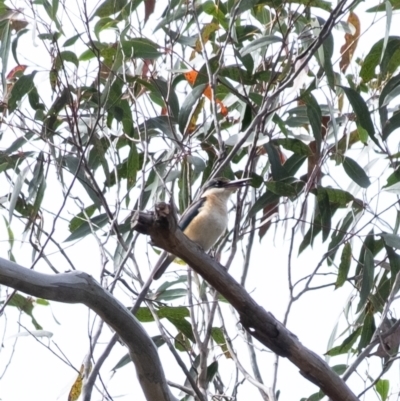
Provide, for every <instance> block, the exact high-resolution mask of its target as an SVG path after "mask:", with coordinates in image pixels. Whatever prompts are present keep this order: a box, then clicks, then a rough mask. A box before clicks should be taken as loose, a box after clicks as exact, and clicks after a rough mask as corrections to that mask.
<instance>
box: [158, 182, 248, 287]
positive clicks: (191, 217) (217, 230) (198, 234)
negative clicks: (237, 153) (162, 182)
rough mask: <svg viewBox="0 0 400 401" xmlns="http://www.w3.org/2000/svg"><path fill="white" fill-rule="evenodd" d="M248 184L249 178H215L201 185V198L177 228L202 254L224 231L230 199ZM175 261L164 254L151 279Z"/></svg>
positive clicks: (190, 207) (193, 204) (185, 213)
mask: <svg viewBox="0 0 400 401" xmlns="http://www.w3.org/2000/svg"><path fill="white" fill-rule="evenodd" d="M249 181H250V179H249V178H245V179H241V180H236V181H229V180H228V179H227V178H223V177H221V178H214V179H212V180H210V181H209V182H208V183H207V184H206V185H205V186H204V188H203V191H202V194H201V197H200V199H198V200H197V201H195V202H193V203H192V204H191V205H190V206H189V207H188V209H186V211H185V212H184V213H183V215H182V218H181V219H180V220H179V227H180V229H181V230H182V231H183V232H184V234H185V235H186V236H187V237H188V238H189V239H191V240H192V241H194V242H196V244H198V245H199V246H201V247H202V248H203V250H204V252H207V251H209V250H210V248H211V247H212V246H213V245H214V244H215V243H216V242H217V240H218V238H219V237H220V236H221V235H222V234H223V233H224V231H225V230H226V227H227V225H228V199H229V197H230V196H231V195H232V194H233V193H234V192H235V191H236V190H237V189H238V188H240V187H242V186H244V185H246V184H248V182H249ZM174 259H175V255H173V254H171V253H167V252H163V253H162V254H161V256H160V258H159V260H158V261H157V263H156V265H155V267H154V270H153V271H154V275H153V278H154V279H155V280H158V279H159V278H160V277H161V276H162V274H163V273H164V271H165V269H166V268H167V267H168V266H169V265H170V264H171V263H172V262H173V260H174Z"/></svg>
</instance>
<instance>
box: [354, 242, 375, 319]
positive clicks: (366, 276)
mask: <svg viewBox="0 0 400 401" xmlns="http://www.w3.org/2000/svg"><path fill="white" fill-rule="evenodd" d="M374 267H375V265H374V256H373V254H372V252H371V251H370V250H369V249H368V248H367V247H365V250H364V266H363V269H362V281H361V290H360V301H359V303H358V306H357V313H358V312H360V311H361V310H362V309H363V308H364V306H365V304H366V303H367V300H368V297H369V295H370V294H371V290H372V288H373V285H374Z"/></svg>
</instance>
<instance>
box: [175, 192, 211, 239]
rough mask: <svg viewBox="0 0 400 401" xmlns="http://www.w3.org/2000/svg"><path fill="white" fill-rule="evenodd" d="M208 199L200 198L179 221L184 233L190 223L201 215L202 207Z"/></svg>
mask: <svg viewBox="0 0 400 401" xmlns="http://www.w3.org/2000/svg"><path fill="white" fill-rule="evenodd" d="M205 201H206V198H200V199H198V200H197V201H195V202H193V203H192V204H191V205H190V206H189V207H188V208H187V209H186V210H185V212H184V213H183V215H182V217H181V219H180V220H179V228H180V229H181V230H182V231H183V232H184V231H185V229H186V228H187V226H188V225H189V224H190V222H191V221H192V220H193V219H194V218H195V217H196V216H197V215H198V214H199V212H200V209H201V207H202V206H203V205H204V202H205Z"/></svg>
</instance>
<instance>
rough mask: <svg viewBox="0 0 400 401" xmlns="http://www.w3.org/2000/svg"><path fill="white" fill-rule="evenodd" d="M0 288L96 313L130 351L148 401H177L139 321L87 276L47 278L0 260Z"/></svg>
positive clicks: (62, 275)
mask: <svg viewBox="0 0 400 401" xmlns="http://www.w3.org/2000/svg"><path fill="white" fill-rule="evenodd" d="M0 284H4V285H6V286H8V287H12V288H15V289H16V290H18V291H22V292H24V293H26V294H29V295H32V296H35V297H41V298H45V299H48V300H51V301H58V302H65V303H82V304H84V305H86V306H88V307H89V308H90V309H92V310H93V311H94V312H96V313H97V314H98V315H99V316H100V317H101V318H102V319H103V320H104V321H105V322H106V323H107V324H109V325H110V326H111V327H112V328H113V329H114V330H115V331H116V332H117V333H118V334H119V336H120V337H121V339H122V341H123V342H124V343H125V344H126V345H127V347H128V348H129V353H130V356H131V358H132V361H133V363H134V364H135V367H136V372H137V376H138V379H139V382H140V385H141V386H142V389H143V392H144V394H145V397H146V399H147V400H148V401H176V398H175V397H174V396H173V395H172V394H171V392H170V391H169V387H168V385H167V381H166V378H165V375H164V371H163V370H162V365H161V361H160V358H159V356H158V353H157V348H156V347H155V345H154V343H153V341H152V340H151V338H150V337H149V336H148V334H147V333H146V331H145V330H144V329H143V327H142V325H141V324H140V323H139V322H138V320H137V319H136V318H135V317H134V316H133V315H132V313H131V312H129V310H128V309H127V308H125V307H124V306H123V305H122V304H121V303H120V302H119V301H118V300H117V299H116V298H114V297H113V296H112V295H111V294H110V293H109V292H107V291H106V290H105V289H104V288H102V287H101V286H100V285H99V284H98V283H97V281H96V280H95V279H94V278H93V277H92V276H89V275H88V274H86V273H82V272H78V271H74V272H71V273H64V274H57V275H49V274H42V273H37V272H35V271H33V270H29V269H26V268H24V267H22V266H20V265H18V264H16V263H13V262H10V261H8V260H6V259H2V258H0Z"/></svg>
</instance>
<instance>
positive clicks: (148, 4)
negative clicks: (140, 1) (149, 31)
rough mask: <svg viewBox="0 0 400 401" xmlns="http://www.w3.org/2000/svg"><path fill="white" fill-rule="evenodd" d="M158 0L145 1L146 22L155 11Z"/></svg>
mask: <svg viewBox="0 0 400 401" xmlns="http://www.w3.org/2000/svg"><path fill="white" fill-rule="evenodd" d="M155 5H156V0H145V2H144V22H147V20H148V19H149V17H150V15H151V14H153V12H154V7H155Z"/></svg>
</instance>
